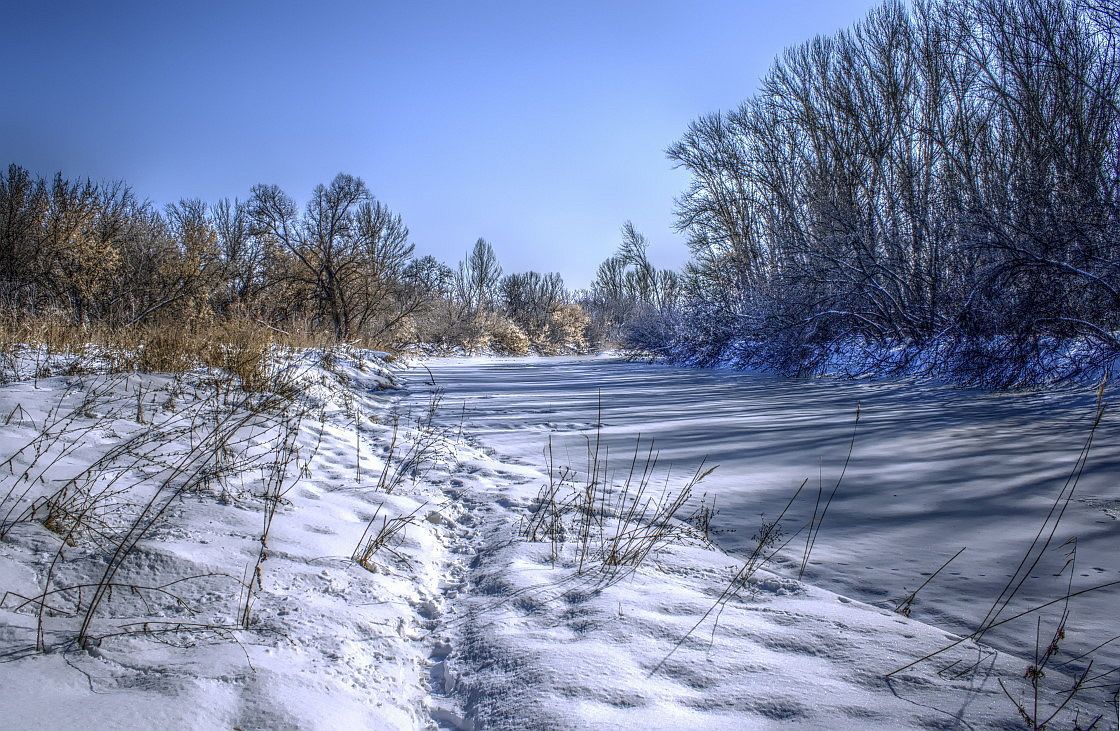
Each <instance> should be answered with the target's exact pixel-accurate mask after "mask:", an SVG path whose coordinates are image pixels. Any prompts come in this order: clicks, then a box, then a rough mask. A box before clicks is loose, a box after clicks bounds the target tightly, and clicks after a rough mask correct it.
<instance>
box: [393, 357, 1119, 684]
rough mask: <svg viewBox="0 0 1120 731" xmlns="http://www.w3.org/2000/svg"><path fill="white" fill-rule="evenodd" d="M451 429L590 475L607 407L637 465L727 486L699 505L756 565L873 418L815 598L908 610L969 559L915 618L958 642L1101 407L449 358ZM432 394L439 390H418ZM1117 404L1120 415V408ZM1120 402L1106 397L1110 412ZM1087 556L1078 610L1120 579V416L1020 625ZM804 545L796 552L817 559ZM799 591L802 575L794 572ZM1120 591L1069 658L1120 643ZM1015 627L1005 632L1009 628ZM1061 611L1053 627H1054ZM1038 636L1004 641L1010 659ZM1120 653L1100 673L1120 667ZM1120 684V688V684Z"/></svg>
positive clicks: (871, 386)
mask: <svg viewBox="0 0 1120 731" xmlns="http://www.w3.org/2000/svg"><path fill="white" fill-rule="evenodd" d="M425 365H426V366H427V368H429V369H430V370H431V373H432V375H433V376H434V379H435V381H436V382H437V383H438V385H439V386H440V387H441V388H442V389H443V390H444V392H445V399H444V415H445V416H444V418H445V419H446V420H448V421H455V422H456V423H457V422H459V421H460V420H462V422H463V426H464V430H465V431H466V432H468V433H470V434H471V435H472V436H473V437H475V438H477V439H478V440H479V441H480V442H481V443H482V444H484V445H487V446H488V447H490V448H492V449H494V450H495V451H496V452H498V453H499V454H501V455H503V456H505V457H512V458H514V459H516V460H520V461H524V462H528V463H531V464H533V465H537V466H543V464H544V459H545V457H544V452H545V449H546V446H547V444H548V440H549V437H550V436H551V438H552V440H553V443H554V453H555V454H556V459H557V462H558V463H560V462H564V463H569V464H571V465H572V466H574V467H582V466H583V464H584V456H583V455H584V449H585V444H586V438H587V436H588V435H591V436H593V435H594V425H595V423H596V419H597V417H596V413H597V409H598V408H599V403H600V398H601V403H602V423H603V427H602V439H603V443H604V444H605V445H609V448H610V453H611V457H612V461H614V462H615V463H616V464H620V465H621V464H622V463H623V462H625V463H626V464H627V465H628V463H629V457H630V455H632V454H633V449H634V444H635V440H636V438H637V436H638V435H639V434H640V435H641V437H642V440H643V442H644V443H646V444H648V440H651V439H652V440H653V441H654V444H655V447H656V449H657V450H658V451H659V453H660V463H661V465H662V466H667V465H669V464H670V463H671V464H672V469H673V474H674V475H676V476H680V477H681V478H683V477H685V476H687V475H686V473H687V474H691V473H692V472H693V471H695V469H696V467H697V466H698V465H699V464H700V463H701V461H702V460H706V461H707V463H708V465H718V469H717V470H716V471H715V473H714V474H712V475H711V476H710V477H709V478H708V479H707V480H706V481H705V482H704V483H703V485H702V488H701V492H707V493H708V494H709V495H714V496H716V507H717V508H718V509H719V510H720V512H719V514H718V515H717V516H716V519H715V528H716V529H717V530H718V531H722V532H721V533H720V534H719V535H718V536H717V542H718V543H719V544H720V545H721V546H722V547H723V548H725V549H726V550H728V551H730V552H732V553H739V554H742V553H745V552H748V551H749V550H750V549H751V547H752V546H753V544H752V536H753V535H754V534H755V532H756V530H757V528H758V526H759V524H760V521H761V519H762V516H763V515H766V516H768V517H773V516H775V515H776V514H777V513H778V512H779V511H780V510H781V508H782V506H783V505H784V504H785V502H786V501H787V500H788V499H789V497H790V495H791V494H792V492H793V491H794V490H795V489H796V488H797V486H798V485H800V484H801V483H802V482H803V481H804V480H806V479H808V481H809V483H808V485H807V487H806V491H807V492H805V493H803V495H802V498H801V499H799V501H798V504H797V505H796V506H795V508H794V509H792V510H791V512H790V514H789V515H788V516H787V519H786V520H785V521H784V525H785V526H786V528H787V531H789V532H792V531H796V530H797V529H798V528H799V527H800V526H801V525H802V524H804V523H805V521H806V520H807V519H808V516H809V514H810V513H811V512H812V509H813V503H814V502H815V499H816V495H817V488H818V485H820V484H823V486H824V492H825V494H826V495H827V493H828V492H829V491H831V489H832V486H833V485H834V484H835V482H836V479H837V477H838V476H839V474H840V470H841V467H842V466H843V463H844V460H845V457H846V455H847V453H848V446H849V443H850V441H851V438H852V431H853V423H854V417H855V412H856V405H857V403H859V404H860V405H861V409H862V414H861V417H860V420H859V424H858V427H857V430H856V436H855V446H854V450H853V452H852V457H851V463H850V465H849V467H848V470H847V474H846V476H845V477H844V479H843V482H842V484H841V485H840V487H839V490H838V492H837V495H836V499H835V502H834V503H833V504H832V506H831V507H830V508H829V512H828V515H827V518H826V520H825V523H824V525H823V528H822V530H821V531H820V534H819V539H818V540H817V542H816V545H815V548H814V550H813V554H812V559H811V562H810V566H809V569H808V571H807V572H806V579H807V580H809V581H811V582H812V583H815V584H818V585H821V586H823V587H825V588H828V589H831V590H833V591H836V592H838V593H841V594H845V595H848V596H851V597H853V598H857V599H860V600H863V601H867V602H871V603H875V604H879V605H881V606H893V604H894V602H895V601H897V600H898V599H899V598H901V597H903V596H905V595H906V594H907V593H908V591H910V590H912V589H914V588H916V587H917V586H918V585H919V584H921V583H922V581H923V580H924V579H925V577H926V576H928V574H929V573H930V572H931V571H933V570H935V569H936V568H937V567H938V566H940V565H941V564H942V563H943V562H944V561H945V560H946V559H948V558H949V557H950V556H952V555H953V554H954V553H956V552H957V551H958V550H959V549H961V548H965V549H966V550H965V551H964V553H963V554H962V555H961V556H960V557H959V558H958V559H956V560H955V561H954V562H953V563H952V564H951V565H950V566H949V567H948V568H947V569H946V570H945V571H944V572H943V573H942V574H940V575H939V576H937V577H936V578H935V579H934V580H933V581H932V582H931V584H930V585H929V586H927V587H926V588H925V589H924V590H923V591H922V593H921V594H920V595H919V597H918V600H917V602H916V603H915V605H914V611H913V616H914V617H915V618H918V619H922V620H924V621H927V622H930V623H932V624H936V625H939V626H942V627H945V628H946V629H951V630H953V631H956V632H968V631H971V630H972V629H974V628H975V627H976V625H977V623H978V622H979V621H980V620H981V619H982V618H983V616H984V614H985V613H986V611H987V609H988V607H989V606H990V605H991V603H992V601H993V600H994V599H995V597H996V596H998V595H999V593H1000V590H1001V589H1002V588H1003V586H1004V584H1005V583H1006V582H1007V580H1008V577H1009V575H1010V574H1011V573H1012V572H1014V571H1015V567H1016V566H1017V565H1018V564H1019V561H1020V558H1021V557H1022V555H1023V552H1024V550H1025V549H1026V548H1027V546H1028V545H1029V544H1030V542H1031V540H1032V539H1033V538H1034V537H1035V535H1036V534H1037V533H1038V530H1039V528H1040V526H1041V525H1042V522H1043V520H1044V518H1045V516H1046V514H1047V512H1048V511H1049V510H1050V507H1051V505H1052V503H1053V500H1054V497H1055V496H1056V495H1057V494H1058V493H1059V491H1060V490H1061V489H1062V486H1063V484H1064V483H1065V481H1066V478H1067V477H1068V475H1069V474H1070V471H1071V470H1072V468H1073V466H1074V463H1075V460H1076V459H1077V456H1078V453H1079V451H1080V450H1081V448H1082V446H1083V445H1084V442H1085V439H1086V437H1087V435H1088V433H1089V427H1090V424H1091V421H1092V417H1093V410H1094V398H1095V394H1094V393H1093V391H1092V390H1091V389H1088V388H1084V389H1065V390H1062V391H1060V392H1058V393H1051V394H988V393H983V392H979V391H974V390H965V389H955V388H949V387H942V386H935V385H926V384H914V383H908V382H899V381H889V382H877V383H867V382H851V381H837V380H828V379H823V380H815V381H806V380H790V379H782V378H778V377H774V376H768V375H757V374H746V373H735V372H727V371H715V370H695V369H684V368H674V367H667V366H661V365H650V364H640V363H629V362H624V361H620V360H615V359H609V358H540V359H433V360H428V361H425ZM405 378H406V380H408V381H410V382H411V383H413V384H414V385H419V384H420V383H421V382H424V381H427V380H428V374H427V373H426V372H425V371H424V370H423V369H422V368H418V369H413V370H410V371H408V372H407V374H406V376H405ZM1113 400H1114V399H1113ZM1106 401H1107V398H1106ZM1073 537H1076V539H1077V540H1076V546H1077V548H1076V562H1075V564H1074V566H1075V568H1074V577H1073V588H1074V591H1077V590H1079V589H1085V588H1088V587H1090V586H1094V585H1098V584H1103V583H1106V582H1109V581H1116V580H1120V413H1117V412H1116V411H1115V410H1113V411H1112V412H1108V413H1106V414H1105V417H1104V420H1103V422H1102V424H1101V426H1100V428H1099V429H1098V431H1097V434H1096V438H1095V442H1094V448H1093V450H1092V451H1091V453H1090V456H1089V461H1088V466H1087V468H1086V469H1085V471H1084V474H1083V475H1082V477H1081V479H1080V483H1079V485H1078V487H1077V491H1076V494H1075V499H1074V500H1073V501H1072V503H1071V504H1070V506H1069V509H1068V510H1067V512H1066V513H1065V515H1064V517H1063V518H1062V522H1061V526H1060V528H1059V529H1058V532H1057V534H1056V536H1055V538H1054V540H1053V541H1052V543H1051V548H1050V550H1049V551H1048V552H1047V554H1046V556H1045V557H1044V560H1043V561H1042V563H1041V564H1040V565H1039V566H1038V567H1037V569H1036V570H1035V571H1034V572H1032V574H1031V576H1032V578H1031V579H1030V580H1029V581H1028V582H1027V583H1026V584H1025V585H1024V588H1023V591H1022V593H1021V595H1020V597H1019V598H1017V599H1016V600H1015V602H1013V604H1012V609H1024V608H1027V607H1029V606H1032V605H1035V604H1040V603H1042V602H1044V601H1048V600H1051V599H1054V598H1055V597H1058V596H1061V594H1062V592H1064V591H1065V587H1066V586H1067V582H1068V577H1069V574H1068V569H1067V570H1066V573H1065V574H1064V575H1063V576H1056V575H1055V574H1057V573H1058V572H1059V571H1061V570H1062V568H1063V565H1064V564H1065V562H1066V558H1067V555H1069V553H1070V546H1071V544H1068V543H1066V541H1067V539H1070V538H1073ZM802 549H803V541H802V540H801V539H800V538H797V539H795V540H794V541H793V543H792V544H791V547H790V549H789V550H788V554H789V558H790V560H791V561H792V560H793V558H794V557H795V556H800V553H801V551H802ZM786 570H787V572H788V571H790V570H792V571H794V573H796V570H795V568H793V564H792V563H790V564H789V565H788V566H787V569H786ZM1118 598H1120V587H1112V588H1109V589H1105V590H1102V591H1100V592H1097V593H1092V594H1086V595H1084V596H1082V597H1078V598H1076V599H1075V600H1074V603H1073V606H1072V612H1071V619H1070V621H1069V623H1068V627H1069V632H1068V634H1069V640H1068V643H1069V644H1068V645H1067V646H1068V647H1069V649H1071V650H1072V649H1075V648H1085V649H1088V648H1089V647H1092V646H1094V645H1096V644H1098V643H1101V642H1104V641H1105V640H1108V639H1109V638H1110V637H1112V636H1114V635H1117V634H1120V615H1118V614H1117V611H1116V607H1117V599H1118ZM1011 613H1012V612H1008V613H1007V614H1011ZM1055 614H1056V610H1055V611H1054V612H1048V613H1044V614H1043V616H1044V617H1045V618H1051V619H1052V618H1053V617H1054V616H1055ZM1027 630H1029V633H1030V635H1031V639H1032V644H1033V634H1034V630H1035V623H1034V619H1033V617H1031V618H1028V619H1025V620H1021V621H1018V622H1013V623H1010V624H1009V625H1007V626H1005V627H1003V628H1001V629H1000V630H998V631H997V632H995V633H994V634H993V635H992V636H991V637H992V639H993V641H994V642H995V643H996V644H997V645H1003V646H1007V643H1008V642H1009V639H1010V637H1011V636H1012V635H1018V637H1019V638H1020V639H1021V638H1022V636H1023V633H1024V632H1026V631H1027ZM1117 645H1120V640H1118V641H1117V642H1114V643H1112V644H1111V645H1109V646H1107V647H1106V648H1105V649H1104V650H1103V651H1102V652H1103V655H1102V656H1101V657H1100V658H1099V659H1098V665H1097V666H1096V667H1099V668H1100V669H1102V670H1103V669H1104V665H1103V664H1101V663H1105V662H1107V663H1108V665H1109V667H1114V666H1116V665H1118V664H1120V647H1117ZM1113 679H1115V678H1113Z"/></svg>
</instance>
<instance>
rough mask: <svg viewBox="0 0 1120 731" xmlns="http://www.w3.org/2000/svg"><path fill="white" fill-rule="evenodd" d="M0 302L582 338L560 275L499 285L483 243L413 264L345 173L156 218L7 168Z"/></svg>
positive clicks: (178, 207)
mask: <svg viewBox="0 0 1120 731" xmlns="http://www.w3.org/2000/svg"><path fill="white" fill-rule="evenodd" d="M0 304H2V306H3V308H4V314H5V315H6V316H7V317H8V318H20V317H42V316H55V317H58V316H63V317H65V318H66V319H68V320H69V321H70V322H71V323H72V324H73V325H74V326H77V327H86V326H89V325H103V326H106V327H109V328H121V327H130V326H133V325H138V324H152V323H156V324H162V323H170V324H174V325H175V326H177V327H179V326H184V325H187V324H201V325H203V326H204V325H205V324H206V323H208V322H213V321H215V320H221V319H226V318H234V317H237V318H246V317H247V318H252V319H254V320H256V321H258V322H260V323H262V324H264V325H266V326H268V327H271V328H275V329H278V330H283V329H284V328H288V327H300V328H301V329H310V330H317V331H320V332H322V333H324V334H326V335H329V336H330V337H332V338H335V339H338V340H354V339H362V340H365V341H367V342H374V343H382V344H385V345H394V346H402V345H408V344H412V343H417V342H428V343H437V344H443V345H467V346H468V347H491V346H492V347H495V348H497V349H499V350H501V349H509V350H512V351H515V352H518V351H524V350H526V349H527V348H528V347H530V346H532V345H536V346H537V347H538V348H539V349H542V350H547V349H553V348H562V347H575V348H578V347H586V344H587V343H586V335H587V332H586V331H587V318H586V316H584V315H583V313H582V310H580V309H579V307H578V306H577V305H575V304H574V303H573V298H572V296H571V295H570V293H569V292H568V291H567V289H566V288H565V286H564V282H563V280H562V279H561V278H560V275H558V274H547V275H541V274H539V273H537V272H528V273H524V274H520V273H519V274H510V275H508V276H506V277H503V276H502V268H501V265H500V264H499V263H498V259H497V256H496V255H495V253H494V250H493V248H492V247H491V246H490V244H489V243H487V242H486V241H484V240H482V239H480V240H479V241H478V243H477V244H476V245H475V246H474V248H473V250H471V252H470V253H469V254H468V255H467V256H466V258H465V259H464V260H463V261H462V262H461V263H460V264H459V266H458V269H453V268H451V267H449V266H447V265H445V264H443V263H441V262H439V261H438V260H436V259H435V258H433V257H431V256H424V257H416V256H415V247H414V245H413V243H412V241H411V238H410V234H409V230H408V227H407V226H406V225H405V224H404V222H403V220H402V219H401V217H400V215H398V214H396V213H394V212H393V211H392V210H390V209H389V208H388V207H387V206H386V205H385V204H384V203H382V202H381V201H379V200H377V199H376V198H374V196H373V195H372V194H371V193H370V191H369V189H368V188H367V187H366V184H365V183H364V182H363V181H362V180H361V179H360V178H357V177H354V176H351V175H345V174H340V175H338V176H336V177H335V178H334V180H332V181H331V182H330V183H329V184H327V185H319V186H317V187H316V188H315V189H314V190H313V191H312V193H311V196H310V198H309V200H308V201H307V202H306V204H305V205H303V206H302V207H301V206H299V205H297V204H296V202H295V201H294V200H293V199H292V198H291V197H290V196H289V195H288V194H287V193H285V192H284V191H282V190H281V189H280V188H279V187H277V186H275V185H257V186H254V187H253V188H252V190H251V191H250V194H249V197H248V198H247V199H246V200H232V201H231V200H221V201H218V202H217V203H215V204H207V203H205V202H203V201H201V200H194V199H191V200H183V201H180V202H178V203H175V204H172V205H170V206H167V208H166V209H165V210H163V211H158V210H156V209H154V208H153V207H152V206H151V205H150V204H149V203H147V202H145V201H143V200H140V199H138V198H137V197H136V196H135V195H134V194H133V192H132V191H131V190H130V189H129V188H128V187H126V186H125V185H123V184H119V183H115V184H95V183H92V182H90V181H75V180H68V179H66V178H64V177H63V176H62V175H57V176H55V177H54V178H53V179H51V180H45V179H42V178H35V177H34V176H32V175H31V174H30V173H29V172H28V171H27V170H25V169H23V168H21V167H19V166H17V165H11V166H9V168H8V169H7V172H6V174H5V175H0ZM493 331H497V332H498V337H497V338H496V339H493V338H492V335H493V334H494V332H493Z"/></svg>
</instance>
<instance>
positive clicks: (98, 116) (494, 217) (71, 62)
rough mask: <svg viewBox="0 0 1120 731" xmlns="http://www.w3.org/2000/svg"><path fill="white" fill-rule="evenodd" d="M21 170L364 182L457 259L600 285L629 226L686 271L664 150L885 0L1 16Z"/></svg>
mask: <svg viewBox="0 0 1120 731" xmlns="http://www.w3.org/2000/svg"><path fill="white" fill-rule="evenodd" d="M0 3H2V6H0V17H2V18H3V25H4V30H3V34H2V35H3V39H4V46H5V50H4V60H5V71H4V73H3V74H2V75H0V76H2V81H0V100H2V101H0V162H3V163H4V164H6V163H8V162H18V163H20V164H22V165H24V166H26V167H28V168H30V169H31V170H32V171H33V172H36V173H40V174H51V173H53V172H55V171H58V170H61V171H63V172H64V173H65V174H67V175H69V176H72V177H78V176H81V177H87V176H88V177H91V178H93V179H95V180H115V179H121V180H124V181H126V182H128V183H129V184H131V185H132V186H133V188H134V189H135V190H136V191H137V192H138V193H139V194H141V195H142V196H144V197H147V198H149V199H151V200H152V201H153V202H154V203H156V204H158V205H163V204H165V203H168V202H171V201H174V200H177V199H178V198H181V197H200V198H203V199H206V200H215V199H217V198H220V197H225V196H229V197H234V196H241V197H245V195H246V194H247V192H248V190H249V187H250V186H251V185H253V184H254V183H258V182H268V183H277V184H279V185H280V186H282V187H283V188H284V189H285V190H287V191H288V192H289V193H290V194H291V195H292V196H293V197H295V198H296V200H297V201H301V202H302V201H303V200H305V199H306V197H307V195H308V193H309V192H310V189H311V188H312V186H314V185H315V184H316V183H318V182H325V181H328V180H329V179H330V178H331V177H332V176H333V175H334V174H335V173H337V172H339V171H345V172H349V173H353V174H356V175H359V176H361V177H362V178H364V179H365V180H366V182H367V183H368V184H369V186H370V188H371V189H372V190H373V192H374V194H375V195H376V196H377V197H378V198H380V199H381V200H383V201H385V202H386V203H387V204H388V205H389V206H391V207H392V208H393V209H395V210H397V211H399V212H400V213H401V214H402V215H403V216H404V218H405V221H406V223H408V225H409V226H410V227H411V229H412V232H413V238H414V240H415V242H416V244H417V249H418V251H419V252H421V253H432V254H435V255H436V256H438V257H440V258H441V259H444V260H446V261H449V262H452V261H455V260H457V259H459V258H461V257H462V255H463V253H464V252H465V251H466V250H467V248H468V247H469V246H470V245H471V244H472V243H473V242H474V240H475V239H476V238H477V237H479V236H484V237H486V238H487V239H489V240H490V241H492V242H493V244H494V247H495V249H496V250H497V253H498V255H499V258H500V259H501V261H502V263H503V265H504V267H505V269H506V270H507V271H514V270H524V269H529V268H533V269H538V270H541V271H559V272H561V273H562V274H563V275H564V277H565V278H566V279H567V280H568V282H569V284H570V285H572V286H584V285H586V284H587V283H588V281H589V280H590V278H591V277H592V276H593V273H594V270H595V267H596V266H597V265H598V263H599V261H600V260H602V259H603V258H604V257H605V256H606V255H608V254H609V252H610V251H611V250H612V249H613V248H614V247H615V245H616V244H617V242H618V238H619V237H618V229H619V226H620V225H621V224H622V222H623V221H624V220H626V219H627V218H630V219H633V220H634V222H635V224H636V225H637V226H638V228H639V229H640V230H642V231H643V232H644V233H645V234H646V236H647V237H648V238H650V240H651V241H652V242H653V244H654V246H653V248H652V250H651V254H652V256H653V258H654V259H655V261H657V262H658V263H659V264H661V265H663V266H677V265H679V264H681V263H683V261H684V260H685V258H686V252H685V248H684V246H683V243H682V240H681V237H680V236H678V235H677V234H675V233H674V232H673V230H672V223H673V218H672V201H673V197H674V196H675V195H677V194H678V193H679V192H680V191H681V190H682V189H683V188H684V186H685V184H686V182H687V179H686V176H685V175H684V174H683V173H682V172H680V171H674V170H673V169H672V168H671V165H670V163H669V162H668V161H667V160H666V159H665V155H664V150H665V148H666V147H667V146H668V145H669V144H671V143H672V142H673V141H674V140H675V139H676V138H677V137H678V136H679V135H680V134H681V132H682V131H683V130H684V129H685V127H686V125H687V124H688V122H689V121H690V120H691V119H693V118H694V117H696V116H698V115H700V114H702V113H705V112H709V111H714V110H717V109H726V108H729V107H731V106H734V105H735V104H736V103H738V102H739V101H740V100H742V99H743V98H745V97H747V96H749V95H750V94H751V93H752V91H753V90H754V88H755V86H756V84H757V82H758V79H759V77H760V76H761V75H762V74H763V73H764V72H765V70H766V68H767V67H768V65H769V63H770V60H771V59H772V58H773V57H774V55H775V54H777V53H778V52H780V51H781V50H782V49H783V48H784V47H786V46H789V45H792V44H794V43H797V42H800V41H802V40H806V39H808V38H810V37H812V36H814V35H817V34H821V33H830V32H832V31H834V30H836V29H838V28H840V27H843V26H846V25H848V24H850V23H851V22H853V21H855V20H857V19H858V18H859V17H861V16H862V15H863V14H864V13H865V12H866V11H867V10H868V9H870V8H871V7H872V6H874V5H876V4H878V3H877V2H876V1H875V0H757V1H755V2H751V1H749V0H739V1H738V2H736V1H734V0H718V1H717V0H701V1H698V2H684V1H683V0H681V1H680V2H641V1H639V0H633V1H627V2H621V1H619V2H616V1H612V0H602V1H600V2H575V1H573V0H563V1H559V2H553V3H547V4H546V3H544V2H531V1H528V0H526V1H524V2H513V1H512V0H511V1H509V2H501V3H498V2H486V1H479V0H473V1H471V2H465V1H464V2H447V3H422V2H405V1H400V2H311V1H307V2H301V3H289V2H267V3H265V2H262V3H250V2H230V3H228V4H227V3H218V2H215V3H201V2H199V3H192V2H174V3H173V2H159V1H150V2H112V1H111V0H110V1H107V2H80V3H79V2H47V1H43V2H25V1H24V0H0Z"/></svg>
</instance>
